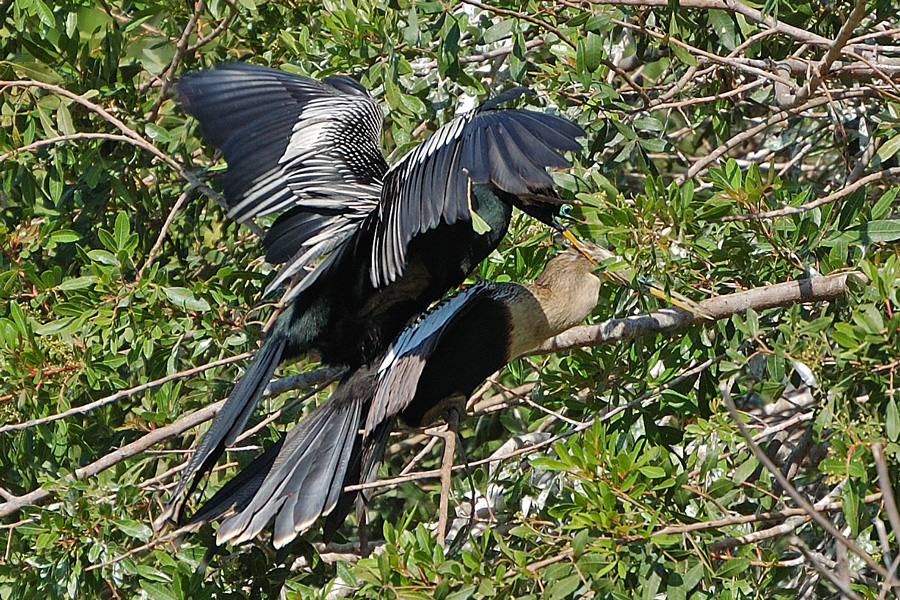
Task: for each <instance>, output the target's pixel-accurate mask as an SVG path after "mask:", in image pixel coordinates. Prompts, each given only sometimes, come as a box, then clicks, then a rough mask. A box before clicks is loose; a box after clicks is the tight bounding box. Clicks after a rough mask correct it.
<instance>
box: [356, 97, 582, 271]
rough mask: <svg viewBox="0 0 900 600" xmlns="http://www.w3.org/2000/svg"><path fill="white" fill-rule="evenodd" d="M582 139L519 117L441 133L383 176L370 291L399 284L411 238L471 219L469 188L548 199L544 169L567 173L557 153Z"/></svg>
mask: <svg viewBox="0 0 900 600" xmlns="http://www.w3.org/2000/svg"><path fill="white" fill-rule="evenodd" d="M511 124H512V125H511ZM515 124H518V125H519V127H517V128H515V129H514V127H515ZM583 135H584V131H582V129H581V128H580V127H578V126H577V125H575V124H574V123H571V122H570V121H567V120H566V119H563V118H561V117H556V116H553V115H547V114H543V113H535V112H530V111H524V110H502V111H499V110H476V111H473V112H470V113H467V114H465V115H462V116H460V117H457V118H456V119H454V120H453V121H451V122H450V123H448V124H446V125H444V126H443V127H441V128H440V129H438V131H436V132H435V133H434V135H432V136H431V137H430V138H429V139H428V140H426V141H425V142H424V143H422V144H420V145H419V146H418V147H416V148H415V149H414V150H413V151H412V152H410V153H409V154H407V155H406V156H404V157H403V158H402V159H401V160H400V162H398V163H397V164H395V165H394V166H393V167H391V169H390V170H389V171H388V172H387V174H386V175H385V185H384V188H383V190H382V196H381V205H380V207H379V212H378V223H377V225H376V235H375V244H374V247H373V252H372V264H371V268H370V272H369V273H370V277H371V279H372V283H373V285H375V286H376V287H381V286H383V285H386V284H388V283H390V282H392V281H394V280H396V279H397V277H399V275H400V274H401V273H402V272H403V269H404V267H405V263H406V247H407V245H408V244H409V242H410V240H411V239H412V238H413V237H414V236H416V235H418V234H420V233H422V232H425V231H428V230H429V229H432V228H434V227H437V225H438V224H439V223H440V222H441V220H443V221H444V222H445V223H448V224H452V223H454V222H455V221H456V220H457V219H470V218H471V215H470V214H469V210H470V197H469V194H468V183H469V180H471V183H473V184H477V183H483V184H490V185H492V186H494V187H496V188H498V189H499V190H501V191H503V192H506V193H508V194H512V195H523V194H528V193H533V194H540V193H545V192H546V189H547V188H548V187H549V186H550V185H551V184H552V179H550V177H549V175H547V173H546V170H545V169H546V168H547V167H557V166H562V165H569V162H568V161H567V160H566V159H565V158H564V157H563V156H562V155H561V154H560V153H561V152H563V151H566V150H575V149H578V148H580V147H581V146H580V144H579V143H578V141H577V139H576V138H578V137H582V136H583ZM520 145H521V147H520ZM533 147H534V148H535V150H532V148H533ZM460 173H462V175H460ZM457 177H462V180H458V179H457ZM413 206H415V207H417V208H416V209H415V210H413V209H412V208H411V207H413ZM415 217H418V219H416V220H414V219H415Z"/></svg>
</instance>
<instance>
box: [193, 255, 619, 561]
mask: <svg viewBox="0 0 900 600" xmlns="http://www.w3.org/2000/svg"><path fill="white" fill-rule="evenodd" d="M583 249H584V250H586V251H589V253H590V255H591V257H592V258H593V259H594V260H601V259H602V258H604V256H605V254H604V251H603V250H602V249H599V248H593V247H591V246H590V245H586V246H585V247H584V248H583ZM595 264H596V263H595V262H594V261H592V260H590V259H588V258H586V257H585V256H584V255H582V254H581V252H579V251H575V250H574V249H569V250H566V251H564V252H562V253H561V254H559V255H557V256H556V257H554V258H553V259H551V260H550V262H549V263H548V264H547V267H546V268H545V269H544V272H543V273H542V274H541V275H540V277H538V279H537V280H535V281H534V282H533V283H529V284H524V285H522V284H517V283H493V282H488V281H483V282H480V283H478V284H476V285H473V286H470V287H468V288H466V289H465V290H463V291H462V292H460V293H458V294H456V295H455V296H451V297H450V298H448V299H446V300H445V301H443V302H442V303H440V304H438V305H437V306H436V307H435V308H433V309H432V310H430V311H429V312H428V313H426V314H425V315H423V316H422V317H421V318H420V319H419V320H418V321H416V322H415V323H414V324H412V325H410V326H409V327H407V328H406V329H404V330H403V332H402V333H401V334H400V335H399V336H398V337H397V339H396V340H395V341H394V343H393V344H392V345H391V346H390V347H389V348H388V350H387V352H386V353H385V354H384V355H383V356H382V357H381V359H380V360H378V361H374V362H373V363H372V364H371V365H368V366H364V367H362V368H360V369H358V370H357V371H355V372H354V373H353V374H352V375H350V376H349V377H348V378H347V379H345V380H344V381H343V382H341V384H340V385H339V386H338V388H337V389H336V390H335V392H334V393H333V394H332V395H331V397H330V398H329V399H328V400H326V401H325V402H324V403H322V404H321V405H320V406H318V407H316V408H315V409H313V411H312V412H311V413H310V414H309V415H308V416H307V417H306V418H304V419H303V421H301V422H300V423H299V424H298V425H297V426H295V427H294V429H292V430H291V431H290V432H289V433H288V434H287V435H286V436H285V438H283V440H281V441H280V442H279V443H278V444H276V445H275V446H273V447H272V448H269V449H268V450H267V451H266V452H264V453H263V454H262V455H260V456H259V457H258V458H257V459H256V460H255V461H253V462H252V463H250V464H249V465H248V466H247V467H245V468H244V469H243V470H242V471H241V472H240V473H239V474H238V475H237V476H235V478H234V479H232V480H231V481H229V482H228V483H227V484H226V485H225V486H223V487H222V489H221V490H219V491H218V492H217V493H216V494H215V495H214V496H213V497H212V498H211V499H210V500H209V501H208V502H207V503H206V504H205V505H204V506H203V507H202V508H201V509H200V510H199V511H198V512H197V514H196V515H195V516H194V518H193V519H192V520H191V523H189V527H190V528H197V527H199V526H200V525H202V524H204V523H207V522H209V521H212V520H218V519H222V518H224V520H223V521H222V523H221V525H220V526H219V529H218V530H217V532H216V543H217V544H218V545H222V544H225V543H232V544H240V543H243V542H246V541H248V540H251V539H253V538H255V537H256V536H257V535H258V534H259V533H261V532H262V531H263V530H264V529H265V528H266V527H267V526H268V524H269V522H271V521H273V520H274V528H273V535H272V541H273V544H274V545H275V547H282V546H284V545H286V544H287V543H288V542H290V541H291V540H292V539H293V538H294V537H295V536H296V535H297V534H298V533H302V532H304V531H306V530H307V529H309V528H310V527H311V526H312V525H313V523H315V521H316V520H317V519H318V518H319V517H322V516H327V520H326V522H325V536H324V537H325V539H326V540H328V539H330V537H331V536H332V535H333V533H334V532H335V531H336V530H337V528H338V527H339V526H340V525H341V523H343V521H344V519H345V518H346V516H347V514H348V513H349V512H350V510H351V508H352V505H353V499H354V497H355V495H356V494H355V493H348V492H345V491H344V488H345V487H346V486H348V485H355V484H358V483H368V482H371V481H373V480H374V479H375V476H376V472H377V470H378V465H379V464H380V462H381V458H382V455H383V453H384V448H385V445H386V442H387V438H388V434H389V433H390V432H391V430H392V429H393V427H394V425H395V422H396V420H397V419H398V418H401V419H403V421H405V422H406V423H407V424H409V425H413V426H419V425H423V424H428V423H430V422H432V421H433V420H434V419H435V417H441V416H442V415H441V413H442V411H443V410H444V409H445V408H446V407H447V406H448V405H454V404H456V405H459V404H460V403H464V402H465V400H466V398H468V396H469V394H471V393H472V391H473V390H474V389H475V388H476V387H477V386H478V385H479V384H480V383H481V382H482V381H483V380H484V379H485V378H486V377H488V376H489V375H490V374H491V373H493V372H494V371H496V370H498V369H500V368H501V367H503V366H504V365H505V364H506V363H507V362H509V361H510V360H511V359H513V358H516V357H518V356H521V355H523V354H525V353H527V352H528V351H529V350H533V349H535V348H536V347H538V346H539V345H540V344H541V343H543V342H544V341H545V340H547V339H549V338H550V337H552V336H554V335H556V334H558V333H560V332H562V331H564V330H566V329H568V328H569V327H572V326H573V325H576V324H578V323H580V322H581V321H582V320H583V319H584V318H585V317H586V316H587V315H588V314H590V312H591V310H592V309H593V308H594V306H595V305H596V304H597V297H598V294H599V291H600V279H599V278H598V277H597V276H596V275H595V274H594V272H593V271H594V267H595Z"/></svg>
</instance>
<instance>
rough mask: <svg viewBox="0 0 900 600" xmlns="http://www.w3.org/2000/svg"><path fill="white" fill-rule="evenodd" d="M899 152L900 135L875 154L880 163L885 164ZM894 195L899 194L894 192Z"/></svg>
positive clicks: (882, 146) (884, 144)
mask: <svg viewBox="0 0 900 600" xmlns="http://www.w3.org/2000/svg"><path fill="white" fill-rule="evenodd" d="M898 150H900V134H897V135H895V136H894V137H892V138H891V139H889V140H888V141H886V142H885V143H883V144H882V145H881V146H880V147H879V148H878V150H877V151H876V152H875V157H876V158H877V159H878V162H880V163H884V162H887V160H888V159H890V158H891V157H892V156H894V155H895V154H897V151H898ZM894 193H895V194H896V193H897V192H896V191H894Z"/></svg>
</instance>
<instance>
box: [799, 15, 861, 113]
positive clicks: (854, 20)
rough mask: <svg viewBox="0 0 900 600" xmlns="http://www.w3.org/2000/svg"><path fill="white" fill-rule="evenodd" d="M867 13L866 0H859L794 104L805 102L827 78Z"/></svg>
mask: <svg viewBox="0 0 900 600" xmlns="http://www.w3.org/2000/svg"><path fill="white" fill-rule="evenodd" d="M865 14H866V0H857V2H856V6H854V7H853V11H852V12H851V13H850V16H849V17H847V20H846V21H845V22H844V26H843V27H841V30H840V31H839V32H838V35H837V37H836V38H834V42H832V43H831V45H829V46H828V52H826V53H825V56H824V57H823V58H822V60H821V61H819V64H818V65H816V68H815V69H813V71H812V76H811V77H810V78H809V81H808V82H807V83H806V85H805V86H804V87H803V88H801V89H800V91H799V92H797V97H796V98H795V100H794V105H795V106H796V105H797V104H801V103H803V102H804V101H805V100H806V99H807V98H809V97H810V95H811V94H812V93H813V90H815V89H816V88H817V87H819V85H820V84H821V83H822V80H824V79H825V76H826V75H828V71H829V70H830V69H831V65H832V64H833V63H834V61H836V60H837V59H838V57H839V56H840V55H841V52H842V51H843V50H844V46H846V45H847V41H848V40H849V39H850V36H851V35H853V30H854V29H856V26H857V25H859V22H860V21H861V20H862V18H863V16H865Z"/></svg>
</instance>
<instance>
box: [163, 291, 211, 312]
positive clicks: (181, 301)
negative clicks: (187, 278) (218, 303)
mask: <svg viewBox="0 0 900 600" xmlns="http://www.w3.org/2000/svg"><path fill="white" fill-rule="evenodd" d="M164 291H165V293H166V297H167V298H168V299H169V301H170V302H171V303H172V304H174V305H175V306H177V307H179V308H183V309H184V310H196V311H200V312H205V311H208V310H209V308H210V306H209V303H208V302H207V301H206V300H204V299H203V298H197V297H196V296H194V293H193V292H191V290H189V289H187V288H183V287H167V288H164Z"/></svg>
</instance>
